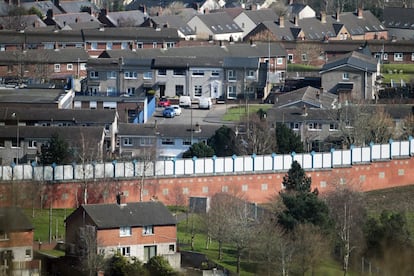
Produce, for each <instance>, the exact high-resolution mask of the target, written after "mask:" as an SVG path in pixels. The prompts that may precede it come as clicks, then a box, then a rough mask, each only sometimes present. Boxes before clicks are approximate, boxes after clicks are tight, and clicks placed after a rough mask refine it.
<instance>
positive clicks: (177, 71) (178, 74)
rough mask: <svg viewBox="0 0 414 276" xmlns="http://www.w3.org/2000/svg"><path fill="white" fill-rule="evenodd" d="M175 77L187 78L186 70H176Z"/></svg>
mask: <svg viewBox="0 0 414 276" xmlns="http://www.w3.org/2000/svg"><path fill="white" fill-rule="evenodd" d="M173 75H174V76H185V70H184V69H174V71H173Z"/></svg>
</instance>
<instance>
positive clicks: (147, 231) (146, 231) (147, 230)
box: [142, 225, 154, 236]
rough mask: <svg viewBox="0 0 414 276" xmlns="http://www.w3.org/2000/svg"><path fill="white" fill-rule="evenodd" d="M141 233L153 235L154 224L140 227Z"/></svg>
mask: <svg viewBox="0 0 414 276" xmlns="http://www.w3.org/2000/svg"><path fill="white" fill-rule="evenodd" d="M142 235H144V236H145V235H154V226H152V225H147V226H144V227H143V228H142Z"/></svg>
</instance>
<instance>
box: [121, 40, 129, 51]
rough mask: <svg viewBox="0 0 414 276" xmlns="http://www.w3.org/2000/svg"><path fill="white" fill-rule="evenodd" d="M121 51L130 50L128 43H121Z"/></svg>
mask: <svg viewBox="0 0 414 276" xmlns="http://www.w3.org/2000/svg"><path fill="white" fill-rule="evenodd" d="M121 49H122V50H126V49H128V42H126V41H123V42H121Z"/></svg>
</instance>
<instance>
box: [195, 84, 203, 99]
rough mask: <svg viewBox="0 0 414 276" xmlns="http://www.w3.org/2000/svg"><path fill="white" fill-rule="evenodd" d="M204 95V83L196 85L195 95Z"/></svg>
mask: <svg viewBox="0 0 414 276" xmlns="http://www.w3.org/2000/svg"><path fill="white" fill-rule="evenodd" d="M202 95H203V86H202V85H194V96H195V97H201V96H202Z"/></svg>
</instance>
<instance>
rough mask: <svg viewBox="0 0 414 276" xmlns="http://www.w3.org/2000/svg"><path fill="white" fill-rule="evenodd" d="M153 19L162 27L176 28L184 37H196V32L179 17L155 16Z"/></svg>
mask: <svg viewBox="0 0 414 276" xmlns="http://www.w3.org/2000/svg"><path fill="white" fill-rule="evenodd" d="M151 19H152V20H153V21H154V22H155V23H156V24H158V25H159V26H160V27H164V26H165V25H167V27H168V28H176V29H178V30H179V31H180V32H181V33H182V34H184V35H195V31H194V30H193V29H191V27H190V26H188V25H187V23H186V22H185V21H184V20H183V19H182V18H181V17H180V16H179V15H162V16H153V17H151Z"/></svg>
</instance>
